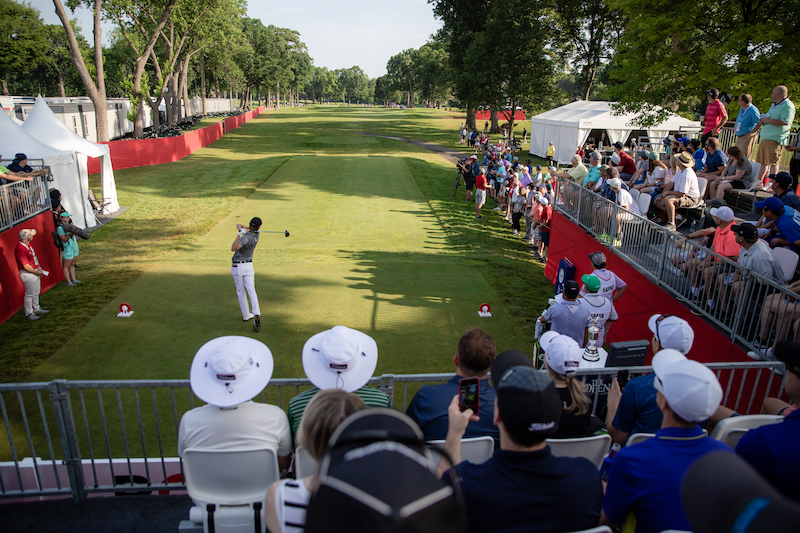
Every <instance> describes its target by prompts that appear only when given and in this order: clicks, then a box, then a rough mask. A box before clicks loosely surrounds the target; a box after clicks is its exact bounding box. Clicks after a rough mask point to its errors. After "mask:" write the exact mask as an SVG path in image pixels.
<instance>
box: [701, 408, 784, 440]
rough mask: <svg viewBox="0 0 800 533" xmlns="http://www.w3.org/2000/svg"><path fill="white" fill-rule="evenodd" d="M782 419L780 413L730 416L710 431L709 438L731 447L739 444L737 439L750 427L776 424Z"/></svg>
mask: <svg viewBox="0 0 800 533" xmlns="http://www.w3.org/2000/svg"><path fill="white" fill-rule="evenodd" d="M783 420H784V417H782V416H780V415H746V416H732V417H730V418H726V419H725V420H722V421H721V422H720V423H719V424H717V425H716V427H715V428H714V431H712V432H711V438H712V439H716V440H718V441H720V442H724V443H725V444H727V445H728V446H730V447H731V448H735V447H736V445H737V444H739V439H741V438H742V436H743V435H744V434H745V433H747V432H748V431H749V430H751V429H755V428H757V427H760V426H766V425H768V424H777V423H778V422H781V421H783Z"/></svg>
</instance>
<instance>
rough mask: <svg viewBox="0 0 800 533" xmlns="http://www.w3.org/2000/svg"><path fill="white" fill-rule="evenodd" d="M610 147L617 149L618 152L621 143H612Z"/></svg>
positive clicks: (620, 148)
mask: <svg viewBox="0 0 800 533" xmlns="http://www.w3.org/2000/svg"><path fill="white" fill-rule="evenodd" d="M611 146H613V147H614V148H617V149H619V150H622V143H621V142H619V141H617V142H615V143H614V144H612V145H611Z"/></svg>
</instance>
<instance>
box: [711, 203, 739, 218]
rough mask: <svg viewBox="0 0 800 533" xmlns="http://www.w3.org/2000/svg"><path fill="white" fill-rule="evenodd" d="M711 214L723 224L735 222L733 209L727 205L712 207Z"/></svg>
mask: <svg viewBox="0 0 800 533" xmlns="http://www.w3.org/2000/svg"><path fill="white" fill-rule="evenodd" d="M709 214H710V215H711V216H712V217H717V218H718V219H720V220H721V221H723V222H732V221H733V209H731V208H730V207H728V206H727V205H723V206H720V207H712V208H711V211H709Z"/></svg>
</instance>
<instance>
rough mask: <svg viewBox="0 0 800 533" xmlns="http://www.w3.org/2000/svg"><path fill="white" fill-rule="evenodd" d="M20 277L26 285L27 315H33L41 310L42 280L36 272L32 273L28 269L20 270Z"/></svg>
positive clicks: (25, 303)
mask: <svg viewBox="0 0 800 533" xmlns="http://www.w3.org/2000/svg"><path fill="white" fill-rule="evenodd" d="M19 279H20V280H22V285H23V286H24V287H25V299H24V300H23V303H24V306H25V316H28V315H32V314H33V312H34V311H38V310H39V292H40V291H41V290H42V280H41V278H40V277H39V276H37V275H36V274H31V273H30V272H28V271H27V270H20V272H19Z"/></svg>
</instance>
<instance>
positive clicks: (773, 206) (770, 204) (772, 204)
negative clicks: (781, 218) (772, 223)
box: [756, 196, 783, 211]
mask: <svg viewBox="0 0 800 533" xmlns="http://www.w3.org/2000/svg"><path fill="white" fill-rule="evenodd" d="M756 208H757V209H768V210H770V211H780V210H781V209H783V202H781V200H780V198H775V197H774V196H772V197H770V198H767V199H766V200H762V201H761V202H756Z"/></svg>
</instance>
